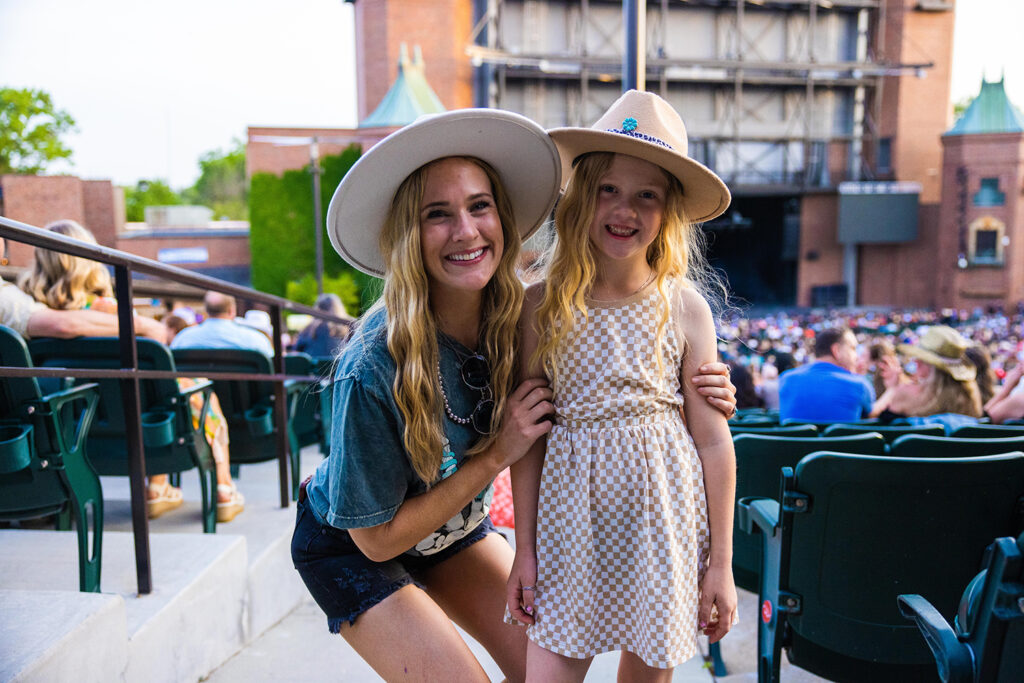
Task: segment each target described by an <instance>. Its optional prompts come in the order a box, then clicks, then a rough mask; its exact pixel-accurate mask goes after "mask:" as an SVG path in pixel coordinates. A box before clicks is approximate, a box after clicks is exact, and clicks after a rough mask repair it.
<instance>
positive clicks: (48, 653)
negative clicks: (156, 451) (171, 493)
mask: <svg viewBox="0 0 1024 683" xmlns="http://www.w3.org/2000/svg"><path fill="white" fill-rule="evenodd" d="M307 450H308V449H307ZM319 461H320V457H319V454H318V453H317V451H316V450H315V449H314V450H312V451H308V452H304V453H303V469H304V470H305V471H307V472H311V471H312V470H313V468H314V467H315V466H316V464H317V463H318V462H319ZM182 479H183V481H182V488H183V489H184V495H185V501H186V502H185V504H184V505H183V506H182V507H181V508H179V509H177V510H173V511H171V512H168V513H166V514H165V515H163V516H162V517H160V518H159V519H156V520H151V521H150V558H151V565H152V577H153V591H152V592H151V593H150V594H148V595H139V594H138V590H137V585H136V575H135V555H134V542H133V536H132V534H131V515H130V507H129V502H128V499H129V495H128V483H127V479H124V478H118V477H104V478H103V480H102V484H103V491H104V508H105V510H104V513H105V519H104V534H103V554H102V570H101V581H100V589H101V591H102V593H100V594H85V593H79V592H78V551H77V543H76V536H75V533H74V532H56V531H49V530H25V529H0V591H3V593H4V595H5V596H10V599H6V598H5V599H0V634H2V635H3V637H2V638H0V666H2V669H0V672H2V675H0V680H2V681H7V680H18V681H22V680H25V681H28V680H33V681H34V680H38V681H59V680H77V679H79V678H84V679H85V680H93V679H92V678H90V677H91V676H95V680H97V681H117V680H126V681H146V682H147V683H149V682H150V681H154V682H160V681H187V680H197V679H199V678H201V677H204V676H206V675H207V674H209V673H210V671H212V670H214V669H215V668H217V667H218V666H220V665H221V664H223V663H224V662H225V661H227V660H228V659H229V658H230V657H231V656H232V655H234V654H235V653H237V652H238V651H239V650H241V649H242V648H243V647H245V645H246V644H248V643H250V642H252V641H253V640H254V639H255V638H257V637H259V636H260V635H261V634H262V633H263V632H264V631H266V630H267V629H268V628H270V627H271V626H273V625H274V624H276V623H278V622H279V621H280V620H281V619H282V618H284V617H285V616H287V615H288V614H289V613H291V612H292V611H293V610H294V609H295V607H296V606H297V605H299V604H300V603H301V602H302V601H303V600H304V599H307V598H308V593H307V592H306V588H305V586H304V585H303V584H302V581H301V580H300V579H299V577H298V574H297V573H296V572H295V570H294V568H293V567H292V564H291V554H290V550H289V547H290V542H291V532H292V529H293V527H294V516H295V510H294V507H289V508H281V507H280V498H279V494H278V478H277V464H276V463H263V464H260V465H250V466H246V467H244V468H243V469H242V475H241V478H240V480H239V482H238V486H239V489H240V490H242V491H243V492H244V493H245V496H246V509H245V511H244V512H242V513H241V514H240V515H239V516H238V517H236V518H235V519H234V520H233V521H232V522H231V523H230V524H222V525H218V529H217V533H216V534H203V533H201V529H202V526H201V523H200V505H199V486H198V478H197V477H196V475H195V473H185V474H184V475H183V477H182ZM97 624H99V626H98V625H97ZM8 634H10V637H8ZM93 660H96V661H98V662H100V663H99V664H97V666H96V667H95V668H94V667H88V668H87V667H84V666H83V663H86V662H90V661H93ZM65 674H67V675H65Z"/></svg>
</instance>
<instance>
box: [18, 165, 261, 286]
mask: <svg viewBox="0 0 1024 683" xmlns="http://www.w3.org/2000/svg"><path fill="white" fill-rule="evenodd" d="M0 215H3V216H5V217H6V218H11V219H13V220H16V221H21V222H22V223H27V224H29V225H33V226H36V227H43V226H45V225H46V224H47V223H50V222H52V221H55V220H58V219H65V218H67V219H71V220H74V221H77V222H79V223H81V224H82V225H84V226H85V227H87V228H89V230H91V231H92V233H93V234H94V235H95V236H96V241H97V242H99V243H100V244H101V245H103V246H106V247H111V248H113V249H119V250H121V251H126V252H128V253H131V254H136V255H138V256H144V257H146V258H151V259H153V260H155V261H161V262H163V263H168V264H173V265H176V266H179V267H181V268H185V269H187V270H193V271H196V272H199V273H203V274H204V275H210V276H213V277H217V278H220V279H223V280H228V281H230V282H234V283H237V284H242V285H248V284H249V283H250V282H251V278H250V272H249V263H250V255H249V224H248V223H246V222H245V221H214V222H210V223H207V224H203V225H163V226H160V225H147V224H145V223H126V222H125V207H124V191H123V190H122V189H121V188H120V187H117V186H115V185H114V184H113V183H111V182H110V181H109V180H83V179H81V178H76V177H74V176H35V175H13V174H12V175H2V176H0ZM8 249H9V253H10V262H11V266H13V267H16V268H17V267H20V268H24V267H25V266H27V265H29V264H30V263H31V261H32V249H33V248H32V247H31V246H28V245H25V244H20V243H18V242H15V241H14V240H8Z"/></svg>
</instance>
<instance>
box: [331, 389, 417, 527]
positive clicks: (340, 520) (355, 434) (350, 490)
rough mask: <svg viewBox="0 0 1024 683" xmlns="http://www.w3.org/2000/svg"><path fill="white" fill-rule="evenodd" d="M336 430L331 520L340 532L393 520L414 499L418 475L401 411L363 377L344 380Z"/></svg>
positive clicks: (333, 436) (336, 409)
mask: <svg viewBox="0 0 1024 683" xmlns="http://www.w3.org/2000/svg"><path fill="white" fill-rule="evenodd" d="M378 388H379V387H378ZM331 429H332V433H331V456H330V462H329V464H328V468H329V470H328V477H327V480H328V495H329V499H330V509H329V510H328V512H327V515H326V516H325V517H326V519H325V521H326V522H327V523H328V524H330V525H331V526H334V527H337V528H339V529H355V528H361V527H370V526H376V525H378V524H383V523H384V522H387V521H390V520H391V518H392V517H394V516H395V512H396V511H397V510H398V507H399V506H400V505H401V504H402V502H403V501H404V500H405V499H406V498H407V497H408V496H409V481H410V475H411V473H412V468H411V465H410V463H409V458H408V456H407V455H406V452H405V448H404V446H403V444H402V433H403V423H402V421H401V419H400V418H399V414H398V409H397V406H395V404H394V402H393V401H390V400H388V395H384V396H382V395H381V392H379V391H376V392H375V391H373V390H372V387H368V386H366V385H365V384H364V383H363V382H362V381H360V380H359V379H358V378H357V377H353V376H348V377H339V378H338V379H337V380H336V381H335V383H334V418H333V423H332V426H331Z"/></svg>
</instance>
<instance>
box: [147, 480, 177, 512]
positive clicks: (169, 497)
mask: <svg viewBox="0 0 1024 683" xmlns="http://www.w3.org/2000/svg"><path fill="white" fill-rule="evenodd" d="M154 493H155V494H156V496H152V494H154ZM184 502H185V497H184V496H183V495H182V493H181V489H179V488H178V487H176V486H171V485H170V484H169V483H166V484H164V485H163V486H162V487H155V486H153V485H152V484H151V485H149V486H148V487H146V516H147V517H149V518H150V519H156V518H157V517H159V516H160V515H162V514H164V513H165V512H167V511H168V510H173V509H175V508H179V507H181V504H182V503H184Z"/></svg>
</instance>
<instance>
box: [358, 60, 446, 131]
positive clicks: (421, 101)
mask: <svg viewBox="0 0 1024 683" xmlns="http://www.w3.org/2000/svg"><path fill="white" fill-rule="evenodd" d="M442 111H445V108H444V105H443V104H441V100H440V99H439V98H438V97H437V94H436V93H435V92H434V89H433V88H431V87H430V84H429V83H427V76H426V73H425V68H424V64H423V53H422V52H420V48H419V46H418V45H417V46H416V47H415V49H414V57H413V60H412V61H409V53H408V50H406V47H405V44H404V43H403V44H402V47H401V56H400V57H399V59H398V77H397V78H395V82H394V83H392V84H391V89H390V90H388V92H387V94H385V95H384V99H382V100H381V101H380V104H378V105H377V108H376V109H374V110H373V113H372V114H370V115H369V116H367V117H366V118H365V119H363V120H362V121H360V122H359V127H360V128H380V127H391V126H395V127H399V126H405V125H407V124H410V123H412V122H413V121H415V120H416V119H418V118H419V117H420V116H423V115H424V114H437V113H439V112H442Z"/></svg>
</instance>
